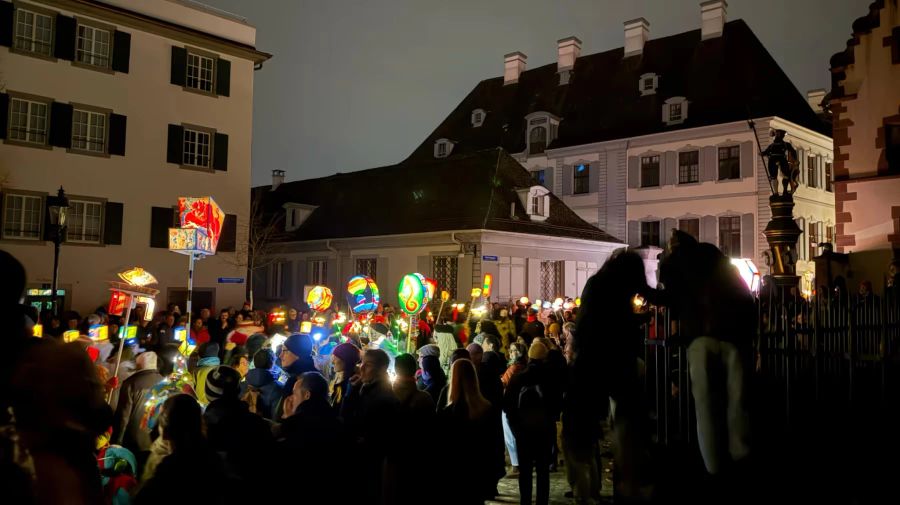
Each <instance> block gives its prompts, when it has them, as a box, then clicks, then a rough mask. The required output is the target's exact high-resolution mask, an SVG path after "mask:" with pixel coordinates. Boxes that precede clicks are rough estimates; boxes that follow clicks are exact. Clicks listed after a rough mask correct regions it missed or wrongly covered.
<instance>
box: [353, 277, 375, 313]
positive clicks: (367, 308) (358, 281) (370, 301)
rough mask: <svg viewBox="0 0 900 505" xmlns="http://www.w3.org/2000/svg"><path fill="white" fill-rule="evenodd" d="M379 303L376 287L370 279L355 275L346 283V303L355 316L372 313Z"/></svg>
mask: <svg viewBox="0 0 900 505" xmlns="http://www.w3.org/2000/svg"><path fill="white" fill-rule="evenodd" d="M380 301H381V297H380V296H379V294H378V285H377V284H375V281H374V280H373V279H372V278H371V277H366V276H363V275H357V276H354V277H351V278H350V280H349V281H348V282H347V302H348V303H349V304H350V310H352V311H353V312H355V313H357V314H361V313H366V312H372V311H373V310H375V309H376V308H377V307H378V303H379V302H380Z"/></svg>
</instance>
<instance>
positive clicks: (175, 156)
mask: <svg viewBox="0 0 900 505" xmlns="http://www.w3.org/2000/svg"><path fill="white" fill-rule="evenodd" d="M183 156H184V127H182V126H180V125H177V124H170V125H169V143H168V148H167V149H166V161H167V162H169V163H176V164H178V165H181V161H182V157H183Z"/></svg>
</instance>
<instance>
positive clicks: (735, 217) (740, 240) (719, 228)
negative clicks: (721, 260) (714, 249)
mask: <svg viewBox="0 0 900 505" xmlns="http://www.w3.org/2000/svg"><path fill="white" fill-rule="evenodd" d="M723 219H731V220H737V224H738V226H737V232H738V241H737V242H738V249H739V254H737V255H735V254H733V253H734V251H729V253H728V254H727V256H728V257H729V258H743V257H744V256H743V254H744V251H743V249H744V243H743V242H744V229H743V228H744V223H743V219H741V216H738V215H733V214H726V215H723V216H719V217H718V218H717V219H716V239H717V240H718V241H719V250H722V249H723V245H724V244H723V241H722V220H723ZM731 232H734V230H731ZM722 253H723V254H724V253H725V251H722Z"/></svg>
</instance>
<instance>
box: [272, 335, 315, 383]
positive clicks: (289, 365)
mask: <svg viewBox="0 0 900 505" xmlns="http://www.w3.org/2000/svg"><path fill="white" fill-rule="evenodd" d="M312 350H313V341H312V338H311V337H310V336H309V335H303V334H301V333H294V334H293V335H291V336H290V337H288V338H287V340H285V341H284V344H283V345H282V346H281V352H280V353H279V354H278V359H279V361H280V363H281V368H282V369H283V370H284V371H285V373H287V374H288V380H287V382H286V383H285V385H284V396H288V395H290V394H291V392H292V391H293V390H294V383H295V382H297V377H299V376H300V374H302V373H304V372H315V371H317V370H316V364H315V363H314V362H313V357H312Z"/></svg>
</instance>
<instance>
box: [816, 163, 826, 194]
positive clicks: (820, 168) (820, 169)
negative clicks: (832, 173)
mask: <svg viewBox="0 0 900 505" xmlns="http://www.w3.org/2000/svg"><path fill="white" fill-rule="evenodd" d="M816 182H817V184H818V186H817V187H818V188H821V189H825V163H824V162H823V160H822V156H821V155H818V156H816Z"/></svg>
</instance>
